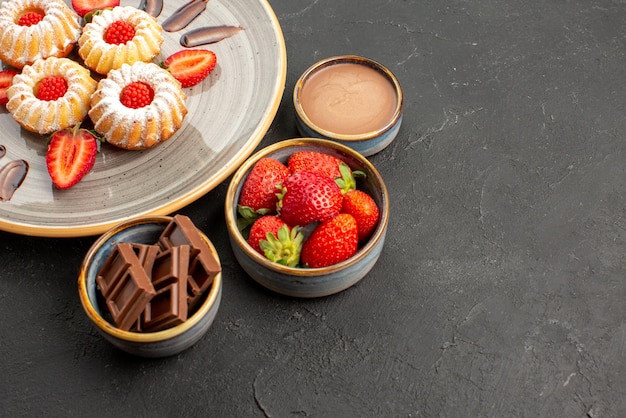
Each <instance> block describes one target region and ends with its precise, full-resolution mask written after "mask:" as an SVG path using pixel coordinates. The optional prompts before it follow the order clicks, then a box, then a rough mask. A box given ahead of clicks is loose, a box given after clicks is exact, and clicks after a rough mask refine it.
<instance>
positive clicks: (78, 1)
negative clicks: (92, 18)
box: [72, 0, 120, 17]
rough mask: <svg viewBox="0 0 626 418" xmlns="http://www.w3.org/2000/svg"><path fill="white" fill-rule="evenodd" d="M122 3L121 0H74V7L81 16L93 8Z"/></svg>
mask: <svg viewBox="0 0 626 418" xmlns="http://www.w3.org/2000/svg"><path fill="white" fill-rule="evenodd" d="M119 5H120V0H72V7H73V8H74V10H75V11H76V13H78V15H79V16H80V17H85V15H86V14H87V13H89V12H90V11H92V10H99V9H107V8H111V7H116V6H119Z"/></svg>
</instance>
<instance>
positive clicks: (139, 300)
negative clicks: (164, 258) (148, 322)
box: [96, 242, 156, 331]
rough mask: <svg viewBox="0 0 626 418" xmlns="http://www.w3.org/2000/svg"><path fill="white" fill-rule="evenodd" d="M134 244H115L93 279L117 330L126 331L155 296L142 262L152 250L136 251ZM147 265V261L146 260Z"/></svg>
mask: <svg viewBox="0 0 626 418" xmlns="http://www.w3.org/2000/svg"><path fill="white" fill-rule="evenodd" d="M133 245H134V244H130V243H125V242H121V243H118V244H117V245H116V246H115V248H114V249H113V251H112V252H111V254H110V255H109V257H108V258H107V260H106V261H105V262H104V265H103V266H102V268H101V269H100V271H99V272H98V275H97V276H96V281H97V283H98V286H99V287H100V291H101V293H102V295H103V296H104V298H105V302H106V306H107V308H108V309H109V312H110V313H111V316H112V317H113V321H114V322H115V324H116V325H117V326H118V328H120V329H123V330H126V331H128V330H130V329H131V327H132V326H133V324H134V323H135V322H136V321H137V319H138V318H139V316H140V315H141V312H142V311H143V310H144V309H145V307H146V304H147V303H148V301H149V300H150V299H152V297H153V296H154V295H155V294H156V291H155V289H154V286H153V285H152V283H151V282H150V277H149V276H148V274H147V273H146V271H145V270H144V268H143V265H142V262H141V261H140V259H139V257H138V256H137V254H138V253H139V254H141V255H142V261H143V262H146V261H147V260H148V258H149V257H148V253H154V250H149V249H146V250H145V252H144V251H138V252H136V251H137V248H133ZM148 262H149V261H148Z"/></svg>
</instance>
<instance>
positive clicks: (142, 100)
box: [120, 81, 154, 109]
mask: <svg viewBox="0 0 626 418" xmlns="http://www.w3.org/2000/svg"><path fill="white" fill-rule="evenodd" d="M152 99H154V90H152V87H150V86H149V85H147V84H146V83H142V82H140V81H137V82H134V83H130V84H129V85H127V86H126V87H124V88H123V89H122V94H121V95H120V102H122V104H123V105H124V106H126V107H130V108H132V109H138V108H140V107H144V106H148V105H149V104H150V103H152Z"/></svg>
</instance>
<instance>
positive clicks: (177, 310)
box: [141, 245, 191, 331]
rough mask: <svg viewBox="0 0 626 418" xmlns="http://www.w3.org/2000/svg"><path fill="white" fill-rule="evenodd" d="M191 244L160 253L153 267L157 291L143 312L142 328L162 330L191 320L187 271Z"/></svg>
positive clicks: (154, 284) (153, 278) (153, 281)
mask: <svg viewBox="0 0 626 418" xmlns="http://www.w3.org/2000/svg"><path fill="white" fill-rule="evenodd" d="M190 252H191V247H190V246H189V245H177V246H175V247H170V248H168V249H167V250H165V251H162V252H161V253H159V255H158V256H157V257H156V259H155V260H154V267H153V268H152V285H153V286H154V287H155V290H156V292H157V294H156V296H155V297H154V298H153V299H152V300H151V301H150V302H149V303H148V305H147V306H146V309H145V310H144V313H143V318H142V324H141V327H142V328H143V329H144V330H145V331H159V330H161V329H166V328H169V327H172V326H175V325H178V324H180V323H182V322H184V321H186V320H187V312H188V306H187V272H188V271H189V253H190Z"/></svg>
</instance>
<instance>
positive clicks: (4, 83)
mask: <svg viewBox="0 0 626 418" xmlns="http://www.w3.org/2000/svg"><path fill="white" fill-rule="evenodd" d="M17 74H19V72H17V71H15V70H2V71H0V105H5V104H7V102H8V101H9V98H8V97H7V90H8V89H9V87H11V83H13V77H15V76H16V75H17Z"/></svg>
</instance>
